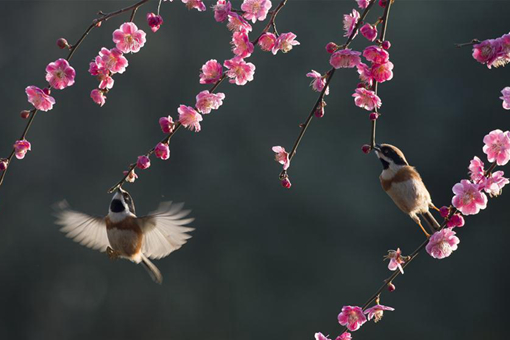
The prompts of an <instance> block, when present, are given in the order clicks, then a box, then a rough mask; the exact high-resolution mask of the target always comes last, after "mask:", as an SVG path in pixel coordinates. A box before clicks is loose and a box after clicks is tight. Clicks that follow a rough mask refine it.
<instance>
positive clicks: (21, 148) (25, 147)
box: [4, 139, 32, 170]
mask: <svg viewBox="0 0 510 340" xmlns="http://www.w3.org/2000/svg"><path fill="white" fill-rule="evenodd" d="M30 150H32V145H30V142H29V141H27V140H26V139H23V140H17V141H16V143H14V155H15V156H16V158H17V159H23V158H25V155H26V154H27V152H28V151H30ZM4 170H5V169H4Z"/></svg>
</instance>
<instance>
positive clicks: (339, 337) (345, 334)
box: [336, 332, 352, 340]
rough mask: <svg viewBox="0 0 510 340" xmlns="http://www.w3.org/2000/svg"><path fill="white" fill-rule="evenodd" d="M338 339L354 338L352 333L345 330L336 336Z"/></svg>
mask: <svg viewBox="0 0 510 340" xmlns="http://www.w3.org/2000/svg"><path fill="white" fill-rule="evenodd" d="M336 340H352V336H351V333H349V332H343V333H342V334H340V335H339V336H337V337H336Z"/></svg>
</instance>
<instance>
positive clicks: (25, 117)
mask: <svg viewBox="0 0 510 340" xmlns="http://www.w3.org/2000/svg"><path fill="white" fill-rule="evenodd" d="M20 116H21V118H23V119H27V118H28V117H30V111H28V110H23V111H21V113H20Z"/></svg>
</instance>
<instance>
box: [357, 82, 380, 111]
mask: <svg viewBox="0 0 510 340" xmlns="http://www.w3.org/2000/svg"><path fill="white" fill-rule="evenodd" d="M352 96H353V97H354V103H355V104H356V106H358V107H361V108H362V109H365V110H367V111H373V110H374V109H375V108H380V107H381V104H382V103H381V99H380V98H379V97H378V96H377V95H376V94H375V92H374V91H370V90H367V89H365V88H363V87H360V88H357V89H356V91H355V93H354V94H353V95H352Z"/></svg>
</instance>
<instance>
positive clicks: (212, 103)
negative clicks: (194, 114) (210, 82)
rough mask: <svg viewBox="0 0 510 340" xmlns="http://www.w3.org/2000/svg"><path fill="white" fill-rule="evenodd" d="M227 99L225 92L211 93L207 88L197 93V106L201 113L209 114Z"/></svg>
mask: <svg viewBox="0 0 510 340" xmlns="http://www.w3.org/2000/svg"><path fill="white" fill-rule="evenodd" d="M223 99H225V94H224V93H221V92H220V93H209V91H207V90H205V91H202V92H200V93H199V94H198V95H197V103H196V107H197V109H198V111H199V112H200V113H203V114H208V113H211V110H217V109H218V108H219V107H220V106H221V105H222V104H223Z"/></svg>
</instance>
